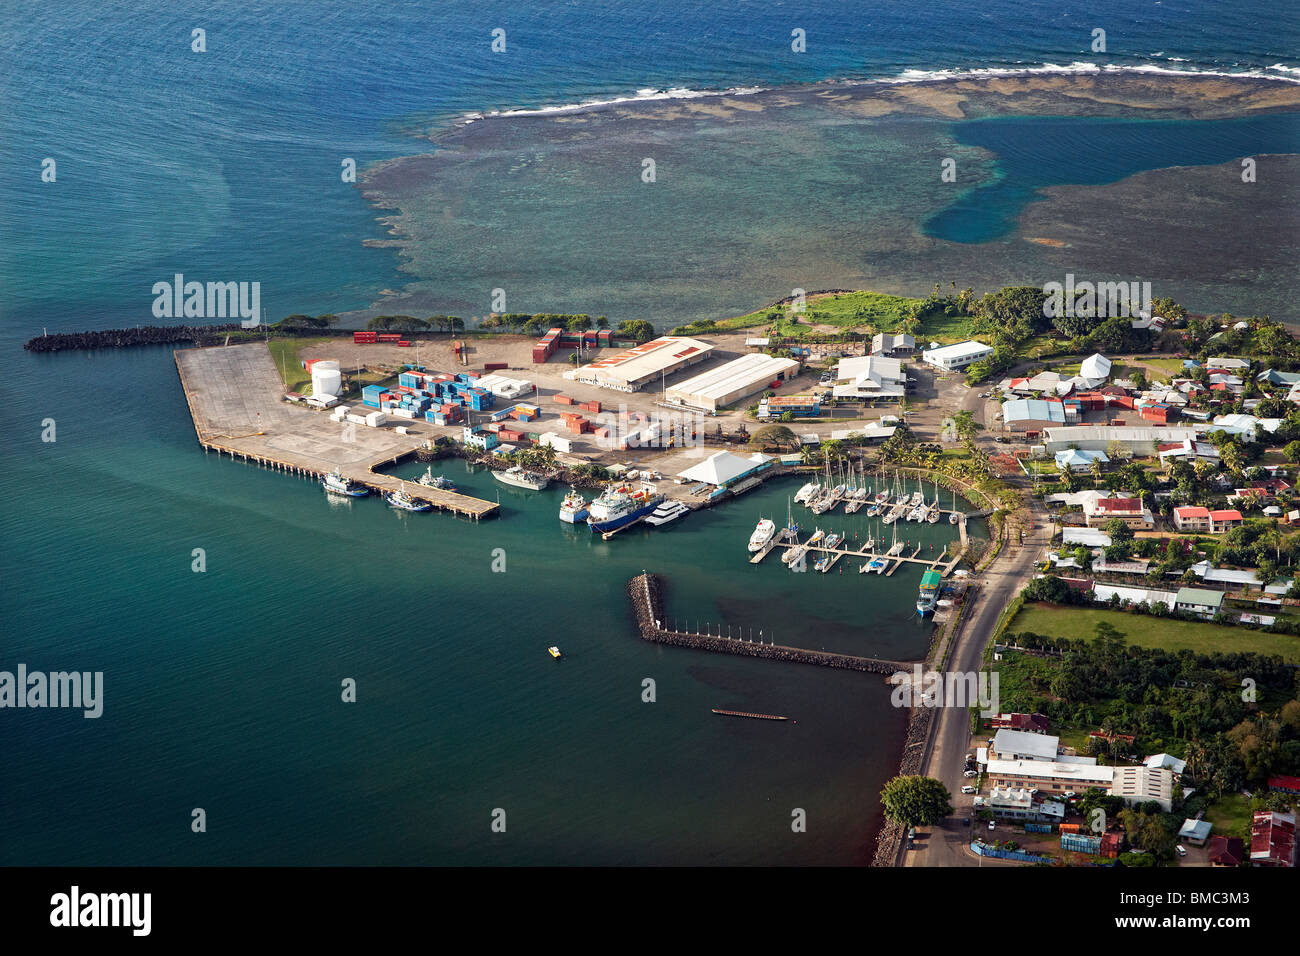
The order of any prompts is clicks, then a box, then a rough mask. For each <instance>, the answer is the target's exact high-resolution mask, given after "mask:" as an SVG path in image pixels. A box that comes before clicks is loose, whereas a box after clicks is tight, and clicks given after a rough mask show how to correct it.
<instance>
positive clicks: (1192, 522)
mask: <svg viewBox="0 0 1300 956" xmlns="http://www.w3.org/2000/svg"><path fill="white" fill-rule="evenodd" d="M1174 527H1175V528H1177V529H1178V530H1179V531H1209V530H1210V509H1209V508H1201V507H1197V506H1194V505H1181V506H1179V507H1177V508H1175V509H1174Z"/></svg>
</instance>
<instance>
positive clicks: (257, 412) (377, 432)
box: [175, 342, 500, 520]
mask: <svg viewBox="0 0 1300 956" xmlns="http://www.w3.org/2000/svg"><path fill="white" fill-rule="evenodd" d="M175 358H176V370H177V372H178V373H179V374H180V379H181V388H182V389H183V390H184V392H185V401H186V403H187V404H188V405H189V409H190V417H191V418H192V419H193V421H194V432H195V435H196V436H197V437H198V440H199V444H200V445H201V446H202V447H203V449H204V450H205V451H215V452H217V453H218V454H228V455H230V456H231V457H232V458H236V459H240V460H243V461H246V462H253V463H255V464H258V465H261V466H263V467H265V468H272V469H275V470H277V471H283V472H285V473H287V474H292V475H296V476H299V477H303V478H309V479H313V480H319V479H320V478H322V477H324V476H325V475H326V474H328V473H330V472H332V471H336V470H337V471H338V472H339V473H340V474H342V476H343V477H344V478H346V479H348V480H350V481H353V482H356V483H357V484H359V485H364V486H365V487H367V488H369V489H370V490H371V491H375V492H379V493H383V492H390V491H399V490H401V488H402V485H403V483H402V482H401V481H400V480H399V479H397V478H393V477H391V476H390V475H385V474H380V473H379V472H377V471H376V469H378V468H384V467H387V466H389V465H394V464H397V463H399V462H402V461H404V460H406V459H407V458H409V457H411V456H413V455H414V454H415V452H416V450H417V449H418V448H419V446H420V444H421V442H422V441H423V439H422V437H420V436H418V435H414V434H408V435H402V434H399V433H398V432H396V431H395V430H394V429H391V428H370V427H368V426H365V425H354V426H350V427H344V426H341V425H340V424H339V423H337V422H332V421H330V420H329V416H328V415H327V414H326V413H325V412H324V411H323V410H315V409H311V408H300V407H298V406H295V405H291V404H289V403H287V402H285V401H284V400H283V396H284V385H283V383H282V382H281V380H280V375H279V373H278V372H277V371H276V369H275V362H274V361H273V360H272V359H271V353H270V351H269V350H268V349H267V347H266V344H265V343H264V342H250V343H246V344H242V345H230V346H213V347H211V348H201V349H180V350H178V351H176V352H175ZM411 424H415V423H414V422H412V423H411ZM405 487H406V493H407V494H408V495H410V496H411V497H412V498H416V499H419V500H421V501H427V502H429V503H430V504H431V505H433V507H434V508H437V509H438V510H440V511H445V512H449V513H451V514H455V515H460V516H463V517H467V518H474V519H475V520H478V519H479V518H486V517H489V516H491V515H494V514H496V513H497V512H498V511H499V510H500V506H499V505H498V504H497V503H496V502H494V501H484V500H482V499H480V498H474V497H472V496H470V495H462V494H458V493H456V492H454V491H444V490H443V489H441V488H430V487H427V486H425V485H421V484H419V483H418V482H414V481H408V482H406V483H405Z"/></svg>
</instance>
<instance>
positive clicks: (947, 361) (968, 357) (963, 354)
mask: <svg viewBox="0 0 1300 956" xmlns="http://www.w3.org/2000/svg"><path fill="white" fill-rule="evenodd" d="M992 354H993V346H991V345H985V344H984V343H983V342H976V341H973V340H972V341H967V342H959V343H957V344H956V345H943V346H940V347H939V348H935V349H930V350H929V351H927V352H922V353H921V359H922V360H923V361H924V362H926V364H928V365H933V366H934V367H935V368H941V369H944V370H945V371H952V370H954V369H959V368H965V367H966V366H967V365H971V364H973V363H975V362H979V361H981V360H982V359H986V358H988V357H989V356H990V355H992Z"/></svg>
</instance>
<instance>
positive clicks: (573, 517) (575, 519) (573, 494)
mask: <svg viewBox="0 0 1300 956" xmlns="http://www.w3.org/2000/svg"><path fill="white" fill-rule="evenodd" d="M560 520H561V521H564V522H567V523H568V524H580V523H581V522H583V521H586V520H587V499H586V498H584V497H583V496H582V495H581V493H579V492H578V490H577V489H576V488H575V489H574V490H572V491H570V492H569V493H568V494H567V495H565V496H564V501H562V502H561V503H560Z"/></svg>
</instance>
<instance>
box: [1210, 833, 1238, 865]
mask: <svg viewBox="0 0 1300 956" xmlns="http://www.w3.org/2000/svg"><path fill="white" fill-rule="evenodd" d="M1209 847H1210V848H1209V857H1210V865H1211V866H1241V861H1242V860H1244V859H1245V858H1246V845H1245V843H1243V842H1242V840H1241V838H1240V837H1225V836H1216V837H1210V844H1209Z"/></svg>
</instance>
